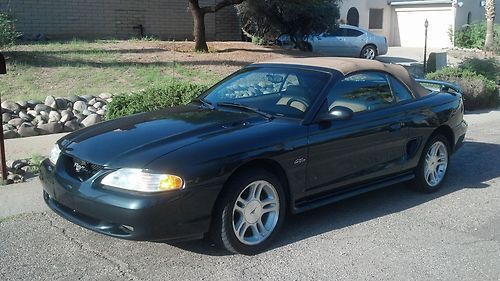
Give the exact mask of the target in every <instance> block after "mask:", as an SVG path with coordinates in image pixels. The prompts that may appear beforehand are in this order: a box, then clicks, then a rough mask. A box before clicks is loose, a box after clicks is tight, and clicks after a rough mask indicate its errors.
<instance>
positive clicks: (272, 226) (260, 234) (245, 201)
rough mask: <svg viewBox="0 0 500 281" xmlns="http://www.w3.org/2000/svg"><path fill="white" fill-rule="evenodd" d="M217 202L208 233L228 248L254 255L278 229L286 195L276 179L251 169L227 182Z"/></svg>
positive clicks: (267, 243)
mask: <svg viewBox="0 0 500 281" xmlns="http://www.w3.org/2000/svg"><path fill="white" fill-rule="evenodd" d="M223 192H224V193H225V194H222V197H221V198H220V200H219V201H218V203H217V206H216V209H215V211H214V216H213V219H212V227H211V233H210V236H211V238H212V240H213V241H214V243H215V244H216V245H218V246H220V247H222V248H224V249H226V250H228V251H230V252H233V253H237V254H244V255H255V254H258V253H260V252H262V251H264V250H266V249H267V247H268V246H269V245H270V243H271V242H272V240H273V238H274V237H276V235H277V233H278V232H279V230H280V228H281V226H282V224H283V220H284V217H285V212H286V199H285V193H284V190H283V186H282V184H281V182H280V181H279V179H278V178H277V177H276V176H275V175H273V174H271V173H269V172H267V171H264V170H260V169H259V170H257V169H256V170H250V171H248V172H245V173H242V174H239V175H237V176H236V177H234V178H233V179H232V180H231V181H230V182H228V184H227V186H226V188H225V189H224V191H223Z"/></svg>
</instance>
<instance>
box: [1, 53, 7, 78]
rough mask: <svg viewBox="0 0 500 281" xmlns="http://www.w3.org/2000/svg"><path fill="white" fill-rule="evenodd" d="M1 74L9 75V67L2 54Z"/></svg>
mask: <svg viewBox="0 0 500 281" xmlns="http://www.w3.org/2000/svg"><path fill="white" fill-rule="evenodd" d="M0 74H7V66H6V65H5V58H4V57H3V55H2V54H1V53H0Z"/></svg>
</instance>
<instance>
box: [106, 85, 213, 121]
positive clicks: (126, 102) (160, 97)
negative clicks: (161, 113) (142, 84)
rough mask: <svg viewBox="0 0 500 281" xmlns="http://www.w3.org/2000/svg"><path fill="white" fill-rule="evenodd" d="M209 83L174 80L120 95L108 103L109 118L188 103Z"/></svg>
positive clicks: (206, 87)
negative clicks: (201, 83)
mask: <svg viewBox="0 0 500 281" xmlns="http://www.w3.org/2000/svg"><path fill="white" fill-rule="evenodd" d="M208 87H209V86H207V85H200V84H193V83H188V82H172V83H168V84H163V85H157V86H152V87H149V88H147V89H146V90H144V91H141V92H138V93H131V94H125V95H119V96H116V97H114V98H113V101H112V102H110V103H109V104H108V113H107V118H108V119H114V118H118V117H123V116H127V115H132V114H136V113H141V112H146V111H154V110H159V109H163V108H167V107H171V106H177V105H181V104H187V103H189V102H191V101H192V100H193V99H194V98H196V97H197V96H199V95H200V94H201V93H202V92H204V91H205V90H207V89H208Z"/></svg>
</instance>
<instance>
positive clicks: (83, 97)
mask: <svg viewBox="0 0 500 281" xmlns="http://www.w3.org/2000/svg"><path fill="white" fill-rule="evenodd" d="M80 98H82V99H84V100H85V101H87V102H88V101H90V100H91V99H93V98H95V97H94V96H93V95H83V96H80Z"/></svg>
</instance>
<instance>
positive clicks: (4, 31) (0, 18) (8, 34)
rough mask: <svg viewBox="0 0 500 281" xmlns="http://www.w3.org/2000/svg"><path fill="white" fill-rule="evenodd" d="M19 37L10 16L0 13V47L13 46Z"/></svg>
mask: <svg viewBox="0 0 500 281" xmlns="http://www.w3.org/2000/svg"><path fill="white" fill-rule="evenodd" d="M20 35H21V34H20V33H18V32H16V29H15V27H14V21H13V20H12V19H11V18H10V16H8V15H6V14H4V13H1V12H0V47H4V46H10V45H13V44H14V43H15V42H16V39H17V37H19V36H20Z"/></svg>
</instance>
